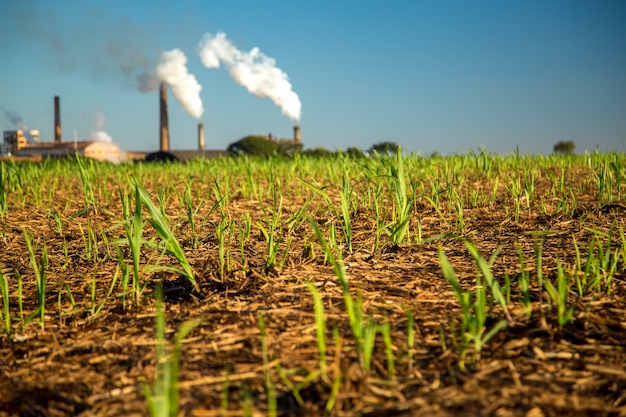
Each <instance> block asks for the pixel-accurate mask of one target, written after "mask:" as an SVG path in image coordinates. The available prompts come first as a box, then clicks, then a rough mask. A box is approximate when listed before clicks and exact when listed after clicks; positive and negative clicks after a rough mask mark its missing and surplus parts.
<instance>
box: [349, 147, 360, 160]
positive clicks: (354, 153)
mask: <svg viewBox="0 0 626 417" xmlns="http://www.w3.org/2000/svg"><path fill="white" fill-rule="evenodd" d="M346 156H347V157H349V158H354V159H358V158H363V157H365V153H363V151H362V150H361V149H359V148H356V147H351V148H348V149H346Z"/></svg>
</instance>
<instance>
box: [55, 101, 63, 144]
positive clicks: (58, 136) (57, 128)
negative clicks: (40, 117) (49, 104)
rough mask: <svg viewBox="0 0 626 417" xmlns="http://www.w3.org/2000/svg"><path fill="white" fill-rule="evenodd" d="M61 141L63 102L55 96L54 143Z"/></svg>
mask: <svg viewBox="0 0 626 417" xmlns="http://www.w3.org/2000/svg"><path fill="white" fill-rule="evenodd" d="M61 141H62V139H61V101H60V99H59V96H54V142H55V143H60V142H61Z"/></svg>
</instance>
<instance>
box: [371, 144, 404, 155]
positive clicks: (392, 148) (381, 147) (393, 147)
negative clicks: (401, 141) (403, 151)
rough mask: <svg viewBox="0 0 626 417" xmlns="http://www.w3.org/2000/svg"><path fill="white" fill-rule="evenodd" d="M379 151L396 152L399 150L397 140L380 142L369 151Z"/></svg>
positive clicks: (382, 152)
mask: <svg viewBox="0 0 626 417" xmlns="http://www.w3.org/2000/svg"><path fill="white" fill-rule="evenodd" d="M374 151H376V152H378V153H380V154H394V155H395V154H396V152H398V144H397V143H395V142H378V143H376V144H374V145H372V147H371V148H370V149H369V151H368V152H374Z"/></svg>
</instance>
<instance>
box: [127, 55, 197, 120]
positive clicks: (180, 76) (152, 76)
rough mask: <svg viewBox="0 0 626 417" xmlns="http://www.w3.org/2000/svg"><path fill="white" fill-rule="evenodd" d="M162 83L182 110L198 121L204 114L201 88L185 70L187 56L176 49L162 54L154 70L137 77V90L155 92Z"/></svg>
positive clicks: (194, 78)
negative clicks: (169, 90) (168, 88)
mask: <svg viewBox="0 0 626 417" xmlns="http://www.w3.org/2000/svg"><path fill="white" fill-rule="evenodd" d="M163 81H165V82H166V83H167V84H168V85H169V86H170V88H171V89H172V94H173V95H174V98H175V99H176V101H178V103H179V104H180V105H181V106H182V108H183V109H185V111H186V112H187V113H189V114H190V115H192V116H193V117H195V118H196V119H198V120H200V118H201V117H202V113H204V107H203V106H202V99H201V98H200V91H202V86H201V85H200V84H199V83H198V81H197V80H196V77H195V76H194V75H193V74H190V73H189V71H188V70H187V56H185V54H184V53H183V51H181V50H180V49H178V48H175V49H172V50H171V51H164V52H162V53H161V59H160V61H159V63H158V65H157V66H156V68H155V69H154V70H153V71H151V72H145V73H143V74H141V75H140V76H139V77H137V83H138V88H139V91H142V92H149V91H154V90H156V89H157V88H158V87H159V85H160V84H161V82H163Z"/></svg>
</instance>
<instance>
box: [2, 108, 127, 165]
mask: <svg viewBox="0 0 626 417" xmlns="http://www.w3.org/2000/svg"><path fill="white" fill-rule="evenodd" d="M1 154H2V155H6V156H9V157H11V156H14V157H17V158H24V159H32V160H40V159H43V158H57V159H58V158H69V157H74V156H75V155H79V156H82V157H85V158H92V159H95V160H97V161H108V162H113V163H120V162H122V161H124V160H125V159H126V155H125V153H124V152H123V151H122V150H121V149H120V148H119V146H117V145H116V144H114V143H109V142H100V141H77V140H74V141H64V140H63V139H62V130H61V103H60V99H59V96H55V97H54V141H52V142H41V141H40V137H39V130H35V129H33V130H30V131H24V130H21V129H17V130H5V131H4V142H3V144H2V152H1Z"/></svg>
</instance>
